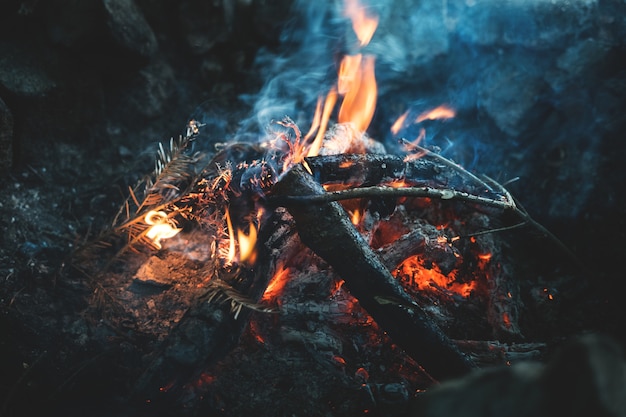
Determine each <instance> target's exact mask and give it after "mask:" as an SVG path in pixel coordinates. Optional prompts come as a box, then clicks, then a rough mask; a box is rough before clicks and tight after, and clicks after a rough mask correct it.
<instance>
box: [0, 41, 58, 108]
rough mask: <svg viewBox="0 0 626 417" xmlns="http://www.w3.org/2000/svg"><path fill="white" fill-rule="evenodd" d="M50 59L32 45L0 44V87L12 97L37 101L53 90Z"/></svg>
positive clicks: (51, 60) (17, 43) (52, 59)
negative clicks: (34, 98)
mask: <svg viewBox="0 0 626 417" xmlns="http://www.w3.org/2000/svg"><path fill="white" fill-rule="evenodd" d="M55 58H56V57H54V56H52V55H51V54H46V53H45V51H41V50H39V49H36V48H34V47H33V46H32V45H29V44H26V43H20V42H13V43H9V42H0V87H3V88H4V89H6V90H7V91H8V92H9V93H11V94H13V95H14V96H15V97H40V96H44V95H45V94H47V93H49V92H50V91H51V90H53V89H54V88H55V87H56V86H57V82H56V81H55V80H54V79H53V78H52V76H51V75H50V73H49V71H47V69H49V68H50V67H51V64H53V66H54V61H55Z"/></svg>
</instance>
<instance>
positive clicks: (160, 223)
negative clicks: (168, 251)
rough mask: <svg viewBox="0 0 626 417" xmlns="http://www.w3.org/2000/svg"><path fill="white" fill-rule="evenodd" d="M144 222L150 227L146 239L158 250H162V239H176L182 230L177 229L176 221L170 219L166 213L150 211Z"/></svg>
mask: <svg viewBox="0 0 626 417" xmlns="http://www.w3.org/2000/svg"><path fill="white" fill-rule="evenodd" d="M144 221H145V222H146V224H149V225H150V228H149V229H148V231H147V232H146V237H147V238H148V239H151V240H152V243H153V244H154V246H156V247H157V248H158V249H161V240H162V239H169V238H171V237H174V236H176V235H177V234H178V232H180V231H181V230H182V229H178V228H176V227H175V226H176V223H175V222H174V219H170V218H169V217H168V216H167V213H166V212H164V211H154V210H150V211H149V212H148V213H146V216H145V217H144Z"/></svg>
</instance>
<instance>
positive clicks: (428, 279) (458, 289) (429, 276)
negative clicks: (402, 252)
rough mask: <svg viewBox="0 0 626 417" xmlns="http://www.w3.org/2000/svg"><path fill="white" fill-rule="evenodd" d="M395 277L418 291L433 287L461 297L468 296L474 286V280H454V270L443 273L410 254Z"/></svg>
mask: <svg viewBox="0 0 626 417" xmlns="http://www.w3.org/2000/svg"><path fill="white" fill-rule="evenodd" d="M396 277H397V278H399V279H400V280H402V281H403V282H405V283H406V284H407V285H409V286H412V287H414V288H416V289H417V290H420V291H423V290H426V291H427V290H429V289H432V287H435V288H440V289H444V290H447V291H450V292H454V293H457V294H459V295H461V296H463V297H468V296H469V295H470V294H471V292H472V291H473V290H474V289H475V287H476V282H475V281H472V282H469V283H459V282H456V281H455V279H456V274H455V271H452V272H451V273H450V274H448V275H444V274H443V273H441V271H440V270H439V268H437V267H436V266H433V267H432V268H426V267H424V266H423V265H422V261H421V259H420V258H419V257H418V256H411V257H409V258H407V259H406V260H405V261H404V262H402V263H401V264H400V266H398V268H397V270H396Z"/></svg>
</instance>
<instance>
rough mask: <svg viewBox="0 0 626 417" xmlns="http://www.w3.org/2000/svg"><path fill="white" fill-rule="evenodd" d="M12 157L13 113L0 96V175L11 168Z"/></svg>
mask: <svg viewBox="0 0 626 417" xmlns="http://www.w3.org/2000/svg"><path fill="white" fill-rule="evenodd" d="M12 159H13V115H12V114H11V111H10V110H9V108H8V107H7V105H6V104H5V103H4V101H2V98H0V175H2V174H4V173H6V172H7V171H8V170H9V169H10V168H11V163H12Z"/></svg>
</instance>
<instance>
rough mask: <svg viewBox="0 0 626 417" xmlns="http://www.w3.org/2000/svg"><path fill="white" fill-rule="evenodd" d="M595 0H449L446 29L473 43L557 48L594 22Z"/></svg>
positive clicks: (446, 11) (596, 3) (596, 4)
mask: <svg viewBox="0 0 626 417" xmlns="http://www.w3.org/2000/svg"><path fill="white" fill-rule="evenodd" d="M597 7H598V1H597V0H577V1H570V0H553V1H544V0H527V1H502V0H453V1H450V2H447V5H446V8H445V14H446V21H447V22H448V25H449V27H450V29H451V30H452V31H454V32H456V33H457V34H458V35H459V36H460V37H461V38H462V39H463V40H464V41H466V42H468V43H470V44H474V45H483V46H484V45H490V46H523V47H527V48H534V49H549V48H555V47H556V48H560V47H562V46H563V45H567V43H568V42H569V41H570V40H571V39H575V38H576V36H577V34H579V33H581V32H582V31H584V30H585V29H590V28H592V27H593V25H594V18H595V11H596V9H597Z"/></svg>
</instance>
